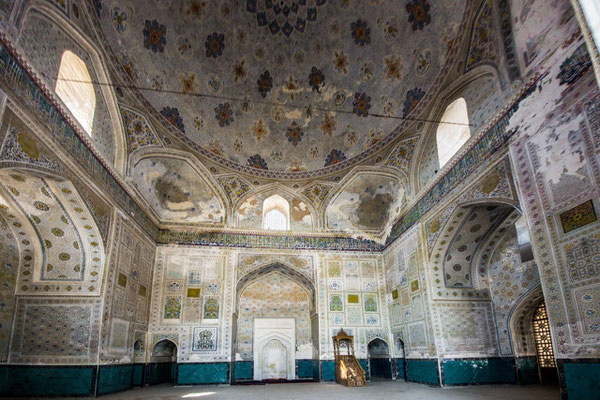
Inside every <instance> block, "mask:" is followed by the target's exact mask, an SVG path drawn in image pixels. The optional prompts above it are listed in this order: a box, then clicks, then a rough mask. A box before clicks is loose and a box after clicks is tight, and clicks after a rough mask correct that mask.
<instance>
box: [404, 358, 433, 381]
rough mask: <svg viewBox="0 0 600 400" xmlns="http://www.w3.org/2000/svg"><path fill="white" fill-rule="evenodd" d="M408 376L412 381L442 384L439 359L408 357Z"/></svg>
mask: <svg viewBox="0 0 600 400" xmlns="http://www.w3.org/2000/svg"><path fill="white" fill-rule="evenodd" d="M406 376H407V380H409V381H410V382H418V383H427V384H430V385H439V384H440V378H439V373H438V362H437V360H428V359H423V360H420V359H407V360H406Z"/></svg>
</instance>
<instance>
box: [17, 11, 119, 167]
mask: <svg viewBox="0 0 600 400" xmlns="http://www.w3.org/2000/svg"><path fill="white" fill-rule="evenodd" d="M15 15H16V20H15V24H17V26H18V29H19V30H20V37H23V33H24V31H25V29H26V27H28V26H30V25H31V24H29V23H28V21H29V19H30V18H39V19H41V20H44V21H47V22H48V23H49V24H51V25H52V26H54V27H56V29H57V30H59V31H60V32H61V33H63V34H64V35H65V36H66V37H67V38H69V39H70V40H72V41H73V42H74V43H75V44H76V45H77V46H79V47H80V48H81V49H82V51H83V52H84V53H85V55H86V56H87V57H89V64H88V63H86V67H87V69H88V72H89V73H90V77H91V81H92V82H96V81H97V82H99V83H102V84H101V85H98V86H96V85H94V90H95V92H96V105H97V106H98V105H99V104H100V103H101V102H99V101H98V100H99V99H98V96H97V95H98V93H100V94H101V96H102V99H103V103H104V104H105V106H106V113H107V115H108V118H109V120H110V129H111V138H112V141H113V146H112V148H111V149H110V150H111V151H112V153H113V154H112V158H113V160H112V165H113V166H114V168H115V169H116V170H117V172H118V173H123V172H124V170H125V164H126V162H127V144H126V138H125V132H124V130H123V123H122V121H121V118H120V116H119V108H118V101H117V97H116V94H115V91H114V89H113V85H112V84H111V80H110V79H109V74H108V67H107V63H106V60H105V59H104V58H103V56H102V54H103V53H102V51H101V49H100V48H99V47H98V46H97V45H96V43H97V41H95V40H93V39H92V38H90V37H89V36H88V35H87V33H85V32H84V31H83V30H82V29H81V28H80V27H79V26H77V25H76V24H74V23H72V22H71V21H69V20H68V19H67V17H66V15H64V14H63V13H61V12H60V11H58V9H57V8H56V7H54V6H52V4H50V3H48V2H42V1H38V0H33V1H24V2H23V3H22V4H21V5H20V7H19V9H18V10H17V12H16V14H15ZM32 24H35V22H32ZM44 39H45V40H48V38H44ZM44 39H41V38H36V40H44ZM20 40H21V39H20ZM60 55H61V56H62V53H60ZM34 68H36V69H37V70H38V71H39V70H40V68H41V66H40V65H34ZM41 72H43V71H41ZM42 76H45V74H43V73H42ZM57 78H58V76H45V82H46V83H45V84H46V86H48V87H52V90H48V92H49V93H55V91H54V80H55V79H57ZM56 102H58V100H56ZM63 103H64V102H63ZM97 111H98V108H97V107H96V113H97ZM96 113H95V114H96ZM71 114H73V113H72V112H71ZM74 116H75V115H74ZM74 125H75V126H74V128H75V129H78V128H79V127H80V125H81V124H79V121H78V123H77V124H74ZM82 128H83V126H82ZM80 134H85V135H87V133H86V132H81V133H80ZM91 136H92V142H94V144H96V145H98V143H99V142H98V141H97V139H98V137H99V135H94V129H93V127H92V135H91ZM101 153H102V152H101ZM102 156H103V157H106V154H102Z"/></svg>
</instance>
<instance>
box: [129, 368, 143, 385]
mask: <svg viewBox="0 0 600 400" xmlns="http://www.w3.org/2000/svg"><path fill="white" fill-rule="evenodd" d="M145 367H146V364H134V365H133V376H132V377H131V385H132V386H135V387H140V386H144V369H145Z"/></svg>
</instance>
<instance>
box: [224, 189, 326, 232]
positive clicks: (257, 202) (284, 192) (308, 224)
mask: <svg viewBox="0 0 600 400" xmlns="http://www.w3.org/2000/svg"><path fill="white" fill-rule="evenodd" d="M273 195H278V196H281V197H282V198H283V199H285V201H287V203H288V205H289V229H290V230H291V231H293V232H310V231H313V230H316V229H318V227H319V223H318V218H317V211H316V210H315V208H314V206H313V205H312V203H311V202H310V201H309V200H308V199H307V198H306V197H304V196H303V195H301V194H298V193H296V192H294V191H292V190H291V189H289V188H287V187H285V186H283V185H281V184H278V183H273V184H269V185H265V186H264V187H260V188H257V189H254V190H251V191H249V192H247V193H246V194H244V195H243V196H242V197H241V198H240V199H239V200H238V201H237V203H236V204H235V206H234V218H235V225H236V226H237V227H238V228H244V229H252V230H262V229H263V211H264V209H263V203H264V201H265V200H266V199H268V198H270V197H271V196H273Z"/></svg>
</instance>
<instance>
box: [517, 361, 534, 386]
mask: <svg viewBox="0 0 600 400" xmlns="http://www.w3.org/2000/svg"><path fill="white" fill-rule="evenodd" d="M515 364H516V367H517V379H518V382H519V384H520V385H537V384H539V383H540V373H539V370H538V363H537V357H535V356H531V357H520V358H517V359H515Z"/></svg>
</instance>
